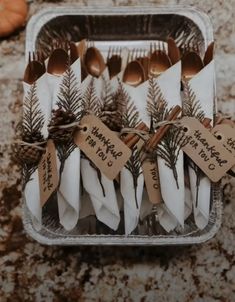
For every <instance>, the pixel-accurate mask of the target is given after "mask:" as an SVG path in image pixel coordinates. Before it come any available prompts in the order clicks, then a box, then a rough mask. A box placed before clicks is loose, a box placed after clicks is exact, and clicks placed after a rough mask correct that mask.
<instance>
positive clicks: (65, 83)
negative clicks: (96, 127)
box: [57, 67, 82, 121]
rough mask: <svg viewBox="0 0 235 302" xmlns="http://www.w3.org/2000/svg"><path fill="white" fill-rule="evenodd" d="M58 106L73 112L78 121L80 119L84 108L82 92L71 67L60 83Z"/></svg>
mask: <svg viewBox="0 0 235 302" xmlns="http://www.w3.org/2000/svg"><path fill="white" fill-rule="evenodd" d="M57 106H58V107H60V108H62V109H63V110H64V111H67V112H72V113H73V114H74V116H75V119H76V121H79V120H80V118H81V108H82V98H81V92H80V89H79V88H78V82H77V80H76V76H75V74H74V72H73V70H72V68H71V67H69V68H68V69H67V70H66V72H65V75H64V77H63V80H62V83H61V85H60V90H59V94H58V101H57Z"/></svg>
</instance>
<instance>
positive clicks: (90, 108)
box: [82, 78, 101, 116]
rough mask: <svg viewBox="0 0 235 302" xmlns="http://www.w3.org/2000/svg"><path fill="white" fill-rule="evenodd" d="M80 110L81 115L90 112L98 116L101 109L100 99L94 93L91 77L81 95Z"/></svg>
mask: <svg viewBox="0 0 235 302" xmlns="http://www.w3.org/2000/svg"><path fill="white" fill-rule="evenodd" d="M82 111H83V115H84V114H88V113H92V114H94V115H96V116H98V115H99V113H100V111H101V100H100V99H99V98H98V96H97V94H96V89H95V84H94V79H93V78H91V81H90V83H89V85H88V86H87V88H86V91H85V93H84V94H83V96H82Z"/></svg>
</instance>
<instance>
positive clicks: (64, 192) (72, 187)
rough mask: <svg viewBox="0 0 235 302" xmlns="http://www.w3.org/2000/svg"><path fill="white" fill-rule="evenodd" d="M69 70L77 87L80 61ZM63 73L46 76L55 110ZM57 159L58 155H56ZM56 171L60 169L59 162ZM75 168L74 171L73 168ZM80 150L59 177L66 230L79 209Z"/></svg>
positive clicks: (70, 156) (71, 155)
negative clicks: (73, 75) (72, 73)
mask: <svg viewBox="0 0 235 302" xmlns="http://www.w3.org/2000/svg"><path fill="white" fill-rule="evenodd" d="M70 68H71V69H72V71H73V72H74V74H75V77H76V82H77V85H80V83H81V66H80V59H77V60H76V61H75V62H74V63H73V64H72V65H71V66H70ZM64 76H65V73H64V74H63V75H61V76H55V75H51V74H47V77H48V83H49V85H50V88H51V93H52V102H53V109H57V108H58V107H57V104H56V103H57V101H58V94H59V91H60V84H61V83H62V81H63V77H64ZM57 157H58V155H57ZM57 162H58V169H59V167H60V163H59V160H57ZM74 167H76V169H75V168H74ZM79 194H80V150H79V148H77V147H76V148H75V149H74V150H73V151H72V152H71V154H70V155H69V157H68V158H67V159H66V160H65V165H64V169H63V172H62V175H61V182H60V187H59V190H58V193H57V198H58V210H59V219H60V223H61V225H62V226H63V227H64V228H65V229H66V230H71V229H73V228H74V227H75V226H76V224H77V221H78V217H79V208H80V195H79Z"/></svg>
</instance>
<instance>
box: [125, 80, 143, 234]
mask: <svg viewBox="0 0 235 302" xmlns="http://www.w3.org/2000/svg"><path fill="white" fill-rule="evenodd" d="M122 85H123V89H124V91H125V92H126V93H127V94H128V95H129V97H130V101H131V102H133V104H134V105H135V107H136V110H137V112H138V113H139V119H140V120H141V121H144V122H146V121H147V113H145V107H146V98H147V87H148V83H147V82H145V83H142V84H141V85H139V86H137V87H133V86H129V85H127V84H124V83H122ZM143 189H144V177H143V173H142V168H140V175H139V176H138V179H137V188H134V184H133V175H132V174H131V172H130V171H129V170H128V169H127V168H126V167H124V168H123V169H122V171H121V174H120V190H121V194H122V196H123V199H124V217H125V233H126V235H129V234H130V233H131V232H132V231H133V230H134V229H135V228H136V226H137V224H138V222H139V215H140V209H141V203H142V194H143ZM136 198H137V201H136ZM136 203H137V204H138V208H137V205H136Z"/></svg>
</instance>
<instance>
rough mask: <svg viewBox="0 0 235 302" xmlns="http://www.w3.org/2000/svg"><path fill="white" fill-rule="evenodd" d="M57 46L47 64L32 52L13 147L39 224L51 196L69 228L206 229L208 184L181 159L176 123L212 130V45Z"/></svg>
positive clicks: (182, 137) (181, 140) (195, 168)
mask: <svg viewBox="0 0 235 302" xmlns="http://www.w3.org/2000/svg"><path fill="white" fill-rule="evenodd" d="M53 46H54V48H53V50H52V52H51V54H50V56H49V57H48V58H47V59H44V58H43V56H42V55H41V52H38V53H32V54H29V62H28V65H27V67H26V70H25V74H24V92H25V97H24V108H23V120H22V125H21V141H20V143H19V144H18V145H17V147H16V150H17V156H18V159H20V161H21V163H22V165H23V172H24V191H25V199H26V204H27V207H28V209H29V211H30V213H31V215H32V219H33V223H34V226H35V228H38V229H39V230H40V228H41V225H42V216H43V211H42V208H43V207H45V206H47V204H49V203H50V202H52V200H53V199H55V200H56V202H57V206H58V217H59V221H60V224H61V225H62V226H63V227H64V228H65V229H66V230H68V231H70V230H72V229H74V228H75V227H76V226H77V225H78V221H79V220H80V219H86V217H90V216H91V215H92V216H94V215H95V217H96V218H97V220H98V221H99V222H101V223H102V224H103V225H105V226H107V227H108V229H109V232H112V233H113V232H114V234H115V231H116V232H117V233H118V232H119V233H120V232H123V230H122V231H121V230H120V227H119V225H120V220H121V219H124V227H125V228H124V232H125V234H126V235H129V234H142V235H146V234H161V232H162V233H165V232H172V231H175V230H178V231H180V230H181V229H182V230H183V229H184V222H185V220H187V219H191V220H192V221H193V222H194V224H195V225H196V226H197V228H199V229H203V228H205V227H206V225H207V224H208V221H209V216H210V200H211V182H210V180H209V178H208V177H207V176H206V174H205V173H204V172H203V171H202V170H201V169H200V168H199V167H198V166H197V164H195V163H194V161H193V160H192V159H191V158H190V157H189V156H188V155H186V154H185V155H184V154H183V150H182V149H183V147H184V146H185V145H186V144H187V142H188V141H187V138H186V137H185V135H184V134H182V131H183V130H182V125H181V127H180V126H177V125H178V124H177V123H178V121H179V120H180V118H182V117H194V118H195V119H197V120H198V121H199V122H200V123H201V124H202V125H203V127H205V128H212V126H213V123H214V121H213V119H214V116H213V112H214V111H213V110H214V96H213V91H214V61H213V46H214V43H213V42H212V43H211V44H210V45H209V46H208V48H207V50H206V52H205V54H204V56H203V59H202V58H201V56H200V54H199V51H198V49H197V47H188V46H185V48H183V51H182V50H181V52H180V51H179V49H178V47H177V45H176V43H175V41H174V40H173V39H172V38H169V39H168V40H167V42H162V41H156V42H152V43H151V44H150V45H149V49H147V48H145V49H138V48H136V49H128V48H121V47H109V50H108V53H106V54H102V53H101V52H100V51H99V49H98V48H96V47H95V44H94V42H91V41H86V40H81V41H80V42H79V43H77V44H76V43H74V42H68V41H62V42H61V41H60V42H58V41H56V42H55V43H54V45H53ZM226 121H227V120H226ZM220 122H221V121H220ZM222 122H223V121H222ZM100 123H101V124H100ZM103 125H104V127H105V128H104V130H103V131H104V133H102V131H101V129H103ZM233 126H234V125H233V124H231V125H230V126H229V127H231V129H232V128H233ZM106 128H107V129H108V130H106ZM96 140H98V141H96ZM99 143H100V146H99V147H98V144H99ZM115 144H116V145H115ZM89 148H93V150H90V151H89ZM115 148H116V149H115ZM92 152H93V153H92ZM109 152H110V154H108V153H109ZM124 154H125V155H124ZM108 156H110V157H109V161H107V157H108ZM119 157H120V158H119ZM122 157H123V158H124V157H125V158H124V159H123V161H121V158H122ZM113 161H116V162H117V164H116V166H115V163H114V164H113ZM105 164H107V166H105ZM118 165H121V166H118ZM114 166H115V167H114ZM81 188H82V189H81ZM120 213H121V214H120ZM192 217H194V218H193V219H192ZM87 232H88V230H87Z"/></svg>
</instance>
